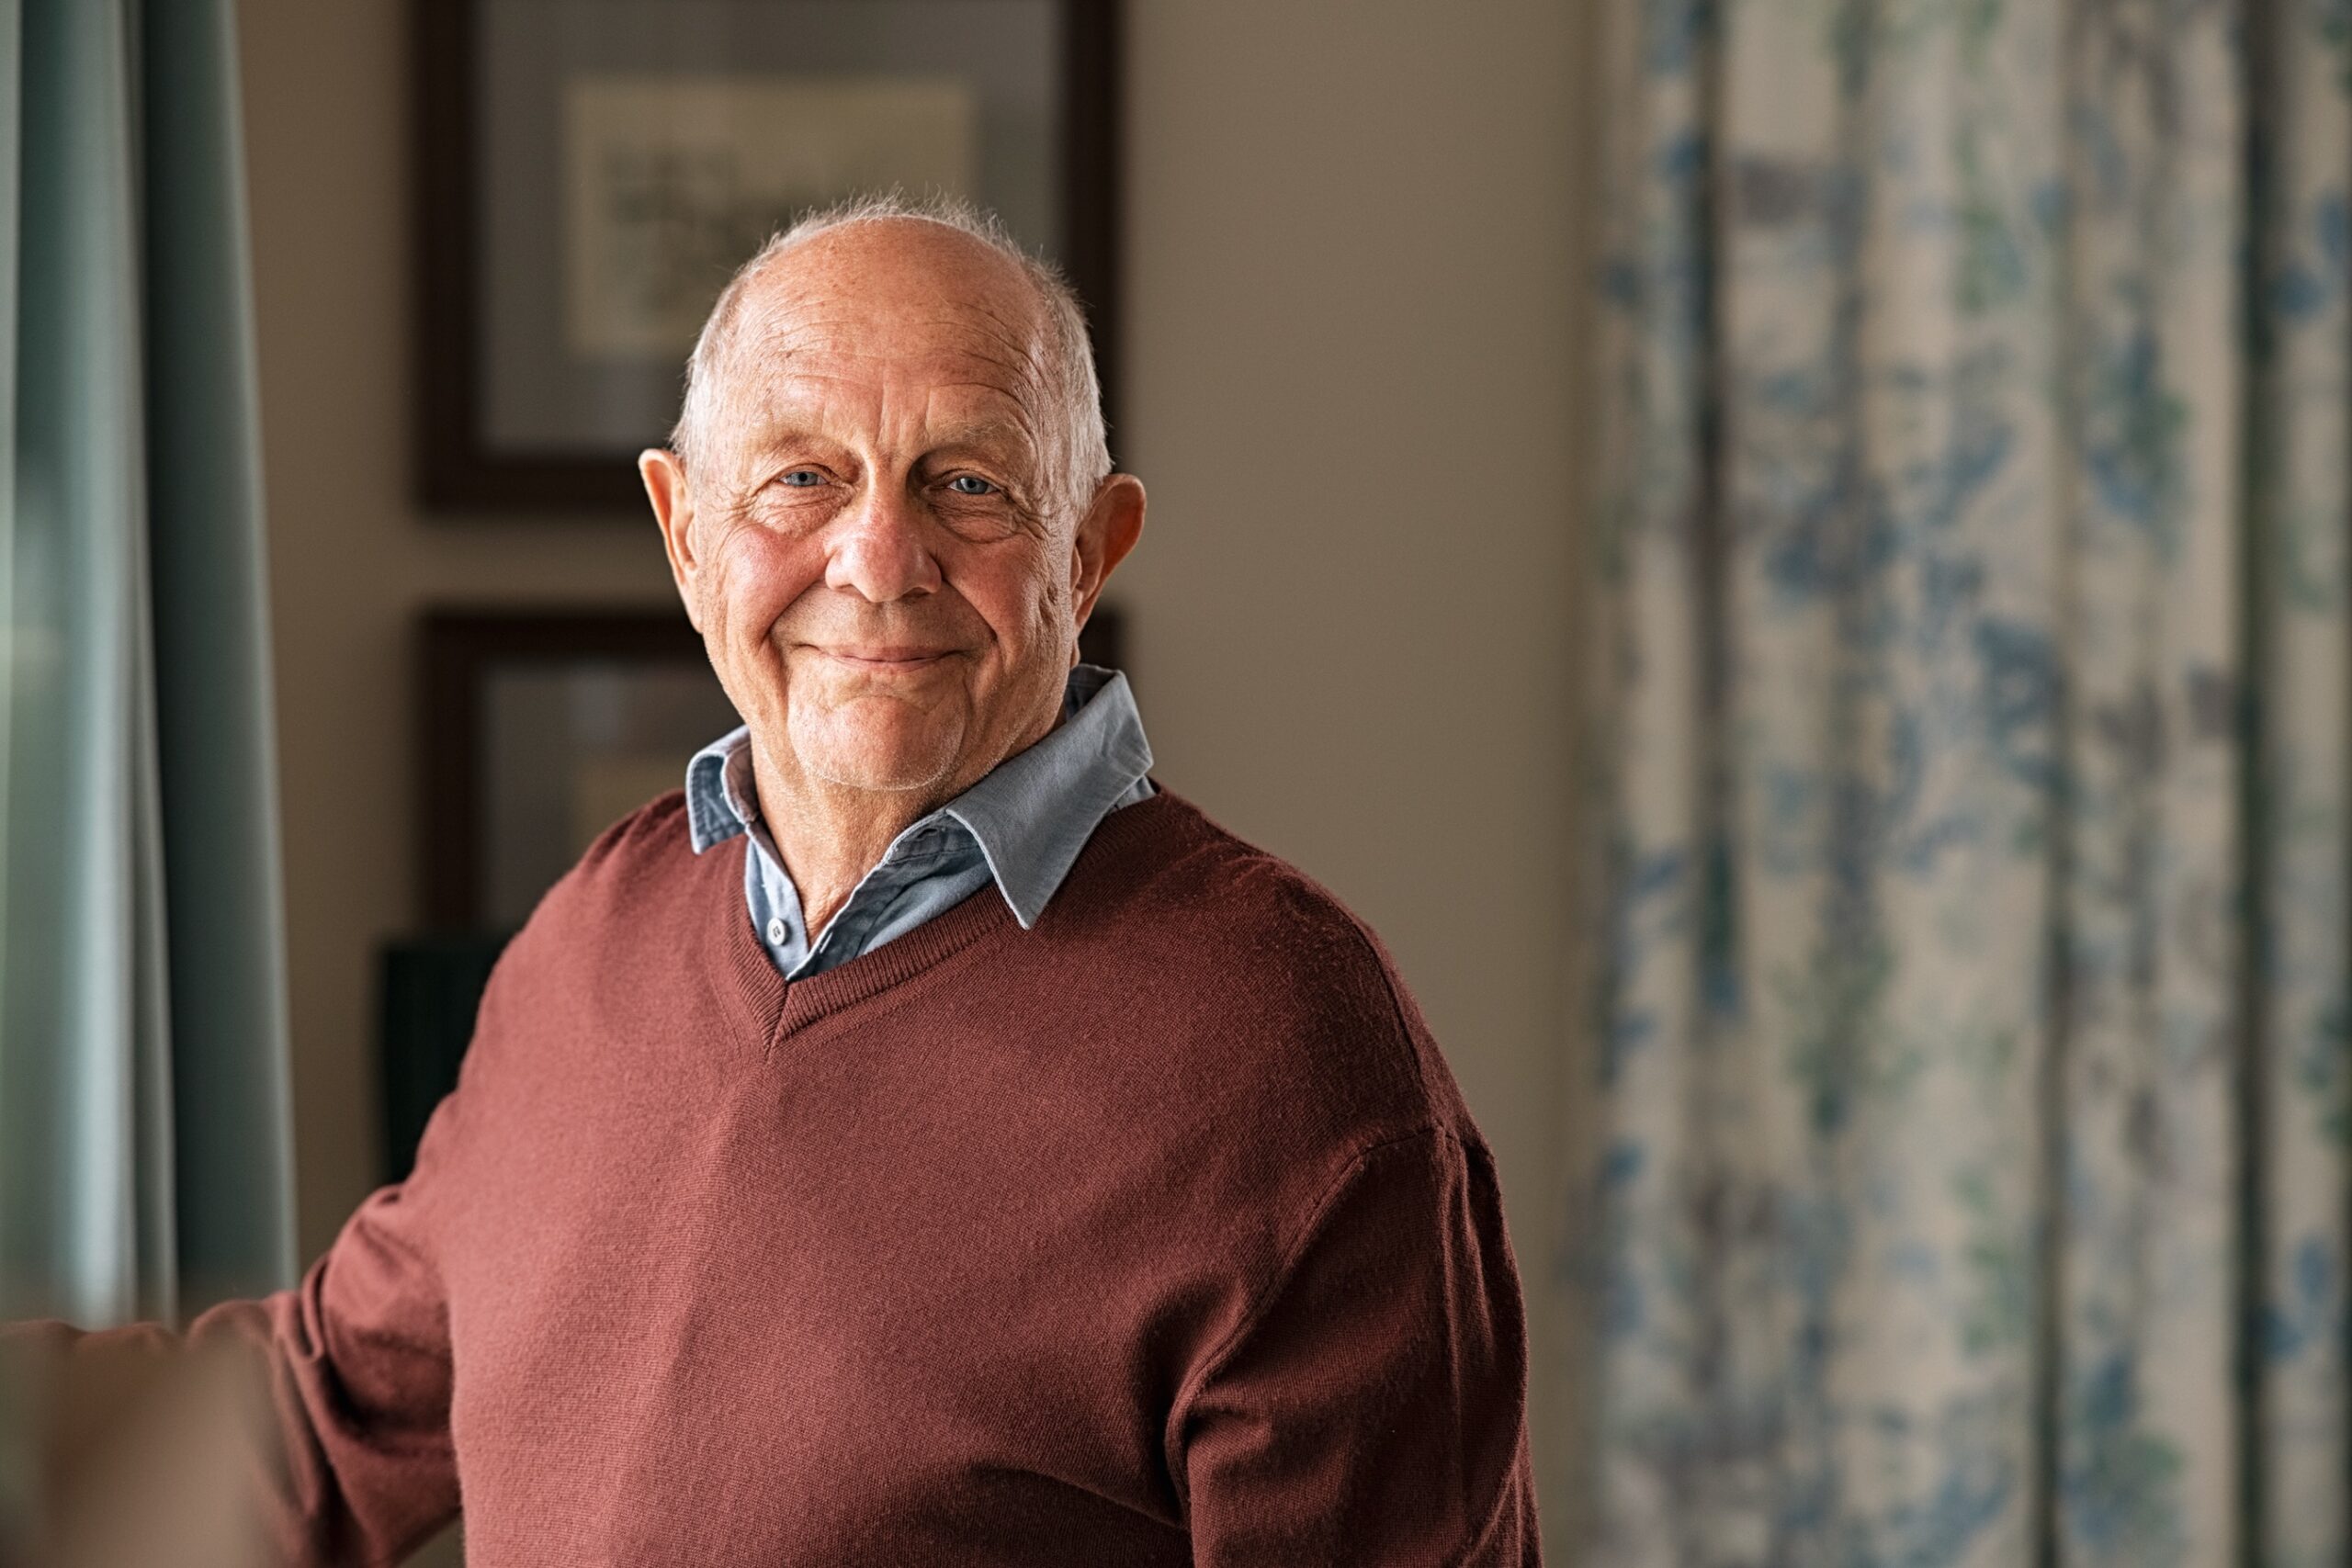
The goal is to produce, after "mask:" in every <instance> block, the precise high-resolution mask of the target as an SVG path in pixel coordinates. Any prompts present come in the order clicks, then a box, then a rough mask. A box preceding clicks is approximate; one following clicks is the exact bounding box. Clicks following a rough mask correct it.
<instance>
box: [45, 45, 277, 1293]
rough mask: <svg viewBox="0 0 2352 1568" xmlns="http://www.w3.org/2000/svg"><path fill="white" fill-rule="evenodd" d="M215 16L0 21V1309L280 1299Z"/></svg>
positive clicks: (222, 76)
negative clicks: (1, 619)
mask: <svg viewBox="0 0 2352 1568" xmlns="http://www.w3.org/2000/svg"><path fill="white" fill-rule="evenodd" d="M232 24H233V7H232V5H231V4H230V0H0V104H5V106H6V109H5V112H0V372H5V373H0V612H4V613H5V630H6V641H5V644H0V651H4V652H5V655H6V660H5V664H0V676H4V677H5V679H0V1318H13V1317H21V1316H27V1315H33V1314H54V1315H59V1316H63V1317H68V1318H71V1319H74V1320H75V1321H77V1322H79V1323H82V1324H83V1325H90V1326H98V1325H108V1324H113V1323H119V1322H122V1321H125V1320H130V1319H138V1318H145V1319H161V1320H164V1321H171V1320H174V1319H176V1318H179V1317H181V1316H183V1315H185V1314H190V1313H192V1312H194V1311H195V1310H197V1309H198V1308H200V1307H202V1306H203V1305H205V1304H207V1303H209V1302H210V1301H212V1300H216V1299H220V1298H222V1297H225V1296H229V1295H234V1294H245V1293H251V1292H259V1291H264V1290H267V1289H270V1288H272V1287H275V1286H277V1285H280V1284H284V1283H288V1282H290V1280H291V1279H292V1277H293V1257H292V1240H291V1235H292V1229H291V1223H290V1221H291V1193H290V1188H289V1178H288V1107H287V1058H286V1021H285V1002H284V994H285V977H284V958H283V934H282V918H281V914H280V905H279V893H278V864H277V840H276V833H277V828H276V821H277V810H276V796H275V761H274V758H273V754H272V746H273V739H272V734H271V729H270V721H269V695H270V684H269V672H268V660H267V641H266V628H265V622H264V615H265V607H266V606H265V597H264V589H263V575H262V539H261V532H260V527H261V524H260V492H259V482H258V458H257V444H256V436H255V411H254V403H255V394H254V353H253V346H252V344H253V331H252V309H251V301H250V299H249V289H248V282H247V276H248V273H247V266H246V256H245V237H244V210H243V202H244V195H243V184H242V180H243V175H242V172H241V164H240V155H239V147H240V127H239V123H238V115H237V97H236V77H235V51H234V39H233V32H232Z"/></svg>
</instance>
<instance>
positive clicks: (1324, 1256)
mask: <svg viewBox="0 0 2352 1568" xmlns="http://www.w3.org/2000/svg"><path fill="white" fill-rule="evenodd" d="M1526 1384H1527V1358H1526V1342H1525V1322H1524V1317H1523V1310H1522V1308H1521V1301H1520V1291H1519V1279H1518V1275H1517V1272H1516V1270H1515V1269H1513V1267H1512V1264H1511V1258H1510V1245H1509V1243H1508V1241H1507V1240H1506V1239H1505V1236H1504V1232H1503V1223H1502V1207H1501V1201H1500V1197H1499V1194H1498V1189H1497V1186H1496V1182H1495V1175H1494V1169H1493V1163H1492V1158H1491V1156H1488V1155H1487V1152H1486V1150H1485V1149H1483V1148H1480V1147H1477V1146H1476V1145H1465V1144H1464V1141H1463V1140H1461V1139H1459V1138H1457V1137H1456V1136H1454V1135H1453V1134H1451V1133H1448V1132H1445V1131H1443V1130H1436V1129H1433V1130H1429V1131H1425V1132H1422V1133H1419V1134H1412V1135H1410V1136H1408V1137H1404V1138H1400V1139H1397V1140H1396V1141H1393V1142H1389V1143H1386V1144H1383V1145H1378V1146H1376V1147H1374V1148H1373V1149H1371V1150H1368V1151H1366V1152H1365V1153H1363V1155H1361V1156H1358V1157H1357V1159H1356V1160H1355V1161H1354V1163H1353V1164H1352V1165H1351V1167H1350V1168H1349V1169H1348V1170H1347V1172H1346V1173H1345V1174H1344V1175H1343V1176H1342V1177H1341V1178H1340V1179H1339V1181H1338V1182H1337V1184H1336V1185H1335V1186H1334V1187H1333V1189H1332V1190H1330V1191H1329V1193H1328V1194H1326V1196H1325V1197H1324V1199H1323V1201H1321V1203H1320V1204H1319V1206H1318V1207H1317V1212H1316V1213H1315V1215H1314V1217H1313V1218H1312V1220H1311V1221H1310V1222H1309V1223H1308V1224H1307V1226H1306V1231H1305V1234H1304V1235H1303V1236H1302V1238H1301V1239H1300V1240H1299V1241H1298V1242H1297V1243H1295V1245H1294V1247H1293V1248H1292V1253H1291V1256H1290V1258H1289V1259H1288V1260H1287V1261H1286V1262H1285V1264H1284V1265H1283V1269H1282V1270H1281V1273H1280V1275H1279V1276H1278V1277H1277V1278H1276V1280H1274V1281H1273V1283H1272V1287H1271V1288H1270V1289H1269V1290H1268V1292H1266V1293H1265V1295H1264V1296H1263V1297H1262V1299H1261V1301H1260V1302H1259V1303H1258V1305H1257V1307H1256V1309H1255V1310H1254V1311H1253V1312H1252V1313H1251V1314H1250V1317H1249V1318H1247V1319H1246V1320H1245V1321H1244V1322H1243V1324H1242V1325H1241V1326H1240V1328H1239V1329H1238V1331H1237V1332H1236V1333H1235V1334H1234V1335H1233V1336H1232V1337H1231V1338H1230V1339H1229V1340H1228V1341H1227V1343H1226V1345H1225V1346H1224V1347H1223V1348H1221V1349H1220V1350H1219V1351H1218V1352H1216V1355H1215V1356H1214V1357H1213V1358H1212V1359H1211V1360H1210V1361H1209V1363H1208V1365H1207V1368H1206V1370H1205V1371H1204V1372H1203V1373H1201V1374H1199V1375H1197V1376H1196V1377H1195V1378H1194V1379H1193V1382H1192V1384H1191V1385H1190V1386H1189V1387H1188V1389H1187V1391H1186V1393H1185V1394H1184V1395H1183V1396H1182V1398H1180V1400H1179V1402H1178V1405H1177V1409H1176V1412H1175V1415H1174V1417H1173V1418H1172V1420H1171V1427H1170V1430H1171V1436H1172V1437H1173V1438H1174V1439H1175V1442H1176V1444H1177V1445H1178V1446H1179V1450H1180V1451H1179V1456H1178V1457H1179V1462H1178V1463H1177V1465H1176V1473H1177V1475H1178V1476H1179V1478H1180V1480H1181V1482H1182V1485H1183V1486H1184V1489H1185V1492H1186V1508H1187V1511H1188V1515H1189V1521H1190V1525H1191V1529H1192V1534H1193V1561H1194V1562H1196V1563H1200V1564H1203V1565H1204V1568H1207V1565H1215V1568H1261V1565H1262V1568H1272V1565H1274V1564H1283V1565H1286V1568H1287V1565H1304V1564H1310V1563H1335V1564H1336V1563H1361V1562H1378V1563H1381V1564H1384V1568H1439V1565H1441V1564H1442V1565H1445V1568H1455V1565H1460V1568H1502V1565H1504V1564H1510V1565H1512V1568H1522V1565H1525V1568H1532V1565H1534V1564H1536V1563H1538V1562H1540V1555H1541V1554H1540V1549H1539V1547H1538V1544H1537V1538H1536V1524H1535V1502H1534V1485H1533V1481H1532V1471H1531V1467H1530V1463H1529V1459H1528V1450H1527V1436H1526V1420H1525V1410H1526Z"/></svg>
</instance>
